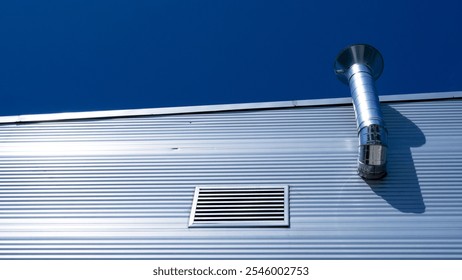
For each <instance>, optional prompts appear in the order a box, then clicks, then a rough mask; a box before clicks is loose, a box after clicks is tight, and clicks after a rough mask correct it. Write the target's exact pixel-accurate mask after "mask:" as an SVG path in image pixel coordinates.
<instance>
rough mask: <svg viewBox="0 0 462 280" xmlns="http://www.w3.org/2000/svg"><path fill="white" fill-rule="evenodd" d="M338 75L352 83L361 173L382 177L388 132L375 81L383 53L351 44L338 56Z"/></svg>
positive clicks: (380, 66)
mask: <svg viewBox="0 0 462 280" xmlns="http://www.w3.org/2000/svg"><path fill="white" fill-rule="evenodd" d="M334 70H335V74H336V75H337V78H338V79H339V80H340V81H342V82H343V83H345V84H349V86H350V91H351V97H352V99H353V106H354V110H355V115H356V125H357V128H358V136H359V155H358V174H359V176H361V177H363V178H364V179H381V178H383V177H384V176H385V175H386V174H387V168H386V164H387V147H388V140H387V138H388V132H387V129H386V127H385V122H384V120H383V116H382V111H381V110H380V101H379V97H378V96H377V93H376V90H375V85H374V81H375V80H376V79H378V78H379V77H380V75H381V74H382V71H383V57H382V55H381V54H380V52H379V51H378V50H377V49H375V48H374V47H372V46H370V45H365V44H358V45H351V46H348V47H346V48H345V49H343V50H342V51H341V52H340V53H339V54H338V55H337V59H336V60H335V65H334Z"/></svg>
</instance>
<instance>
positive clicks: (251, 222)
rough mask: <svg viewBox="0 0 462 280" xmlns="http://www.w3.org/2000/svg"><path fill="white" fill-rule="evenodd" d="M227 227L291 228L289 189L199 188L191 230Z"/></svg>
mask: <svg viewBox="0 0 462 280" xmlns="http://www.w3.org/2000/svg"><path fill="white" fill-rule="evenodd" d="M228 226H230V227H233V226H236V227H267V226H268V227H271V226H289V187H288V186H257V187H247V186H238V187H229V186H214V187H211V186H207V187H205V186H198V187H196V191H195V194H194V201H193V205H192V209H191V216H190V218H189V227H228Z"/></svg>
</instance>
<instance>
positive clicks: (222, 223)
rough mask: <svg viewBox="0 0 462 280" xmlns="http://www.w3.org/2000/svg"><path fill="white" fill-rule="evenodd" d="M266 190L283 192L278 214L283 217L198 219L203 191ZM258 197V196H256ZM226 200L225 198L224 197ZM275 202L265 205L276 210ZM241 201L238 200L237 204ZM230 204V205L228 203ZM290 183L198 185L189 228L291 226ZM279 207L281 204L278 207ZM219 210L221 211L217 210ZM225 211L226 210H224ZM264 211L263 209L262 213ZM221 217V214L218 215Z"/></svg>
mask: <svg viewBox="0 0 462 280" xmlns="http://www.w3.org/2000/svg"><path fill="white" fill-rule="evenodd" d="M264 190H268V191H269V192H272V191H275V190H279V191H280V192H282V195H279V196H280V198H279V202H282V211H278V216H280V217H283V219H274V220H272V219H263V218H262V219H257V218H255V219H251V220H225V219H223V220H220V219H216V220H213V221H209V220H206V221H197V220H196V214H197V212H198V211H197V210H198V204H199V202H201V200H200V197H199V196H200V195H201V194H203V191H205V192H207V191H210V192H212V193H213V191H215V192H218V193H219V192H223V193H228V194H230V193H231V194H234V195H240V194H243V193H244V192H245V191H247V192H248V193H252V191H254V192H256V193H258V192H260V193H263V191H264ZM256 198H257V199H258V196H256ZM218 199H220V198H218ZM223 200H225V199H223ZM272 203H274V202H269V203H268V204H269V206H264V207H265V208H268V209H267V210H270V211H275V210H274V209H271V207H272V206H271V204H272ZM226 205H227V204H224V207H223V209H225V208H227V207H226ZM238 205H239V203H237V202H236V206H238ZM228 206H229V205H228ZM289 206H290V205H289V185H237V186H236V185H214V186H212V185H207V186H196V187H195V191H194V197H193V203H192V206H191V212H190V216H189V223H188V227H189V228H206V227H249V228H253V227H289V226H290V217H289V213H290V211H289ZM278 208H279V209H280V208H281V206H279V207H278ZM217 212H220V211H218V210H217ZM223 212H225V210H223ZM262 213H264V211H262V212H261V213H260V215H261V214H262ZM257 216H258V215H257ZM218 217H219V216H218Z"/></svg>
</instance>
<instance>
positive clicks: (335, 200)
mask: <svg viewBox="0 0 462 280" xmlns="http://www.w3.org/2000/svg"><path fill="white" fill-rule="evenodd" d="M383 111H384V115H385V119H386V122H387V124H388V127H389V134H390V148H389V175H388V177H386V179H385V180H383V181H381V182H376V183H374V184H373V185H372V184H371V185H368V183H366V182H364V181H363V180H362V179H360V178H359V177H358V176H357V175H356V156H357V152H356V150H357V148H356V145H357V138H356V127H355V120H354V112H353V109H352V107H351V106H326V107H303V108H293V109H272V110H255V111H236V112H221V113H195V114H179V115H168V116H155V117H134V118H114V119H101V120H81V121H61V122H44V123H31V124H17V125H15V124H11V125H2V126H0V258H2V259H24V258H26V259H80V258H85V259H99V258H102V259H131V258H133V259H194V258H200V259H209V258H212V259H217V258H221V259H223V258H224V259H236V258H239V259H242V258H244V259H248V258H258V259H262V258H263V259H273V258H275V259H286V258H289V259H298V258H301V259H331V258H334V259H363V258H366V259H370V258H380V259H386V258H393V259H406V258H412V259H418V258H430V259H439V258H443V259H453V258H457V259H460V258H462V145H461V143H462V100H460V99H453V100H440V101H425V102H401V103H389V104H383ZM219 184H223V185H230V184H231V185H236V184H242V185H259V184H264V185H268V184H277V185H290V227H289V228H231V229H230V228H205V229H201V228H191V229H189V228H188V218H189V212H190V207H191V203H192V198H193V193H194V188H195V186H197V185H219Z"/></svg>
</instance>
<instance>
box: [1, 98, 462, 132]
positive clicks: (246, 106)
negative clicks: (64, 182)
mask: <svg viewBox="0 0 462 280" xmlns="http://www.w3.org/2000/svg"><path fill="white" fill-rule="evenodd" d="M379 98H380V101H381V102H384V103H391V102H403V101H425V100H441V99H453V98H462V91H453V92H438V93H415V94H399V95H382V96H379ZM349 104H352V101H351V97H342V98H325V99H307V100H293V101H273V102H255V103H237V104H219V105H199V106H182V107H165V108H152V109H128V110H107V111H88V112H73V113H52V114H33V115H17V116H5V117H0V124H10V123H28V122H45V121H64V120H80V119H102V118H115V117H139V116H158V115H172V114H187V113H209V112H222V111H237V110H256V109H279V108H292V107H313V106H330V105H349Z"/></svg>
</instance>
